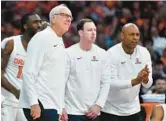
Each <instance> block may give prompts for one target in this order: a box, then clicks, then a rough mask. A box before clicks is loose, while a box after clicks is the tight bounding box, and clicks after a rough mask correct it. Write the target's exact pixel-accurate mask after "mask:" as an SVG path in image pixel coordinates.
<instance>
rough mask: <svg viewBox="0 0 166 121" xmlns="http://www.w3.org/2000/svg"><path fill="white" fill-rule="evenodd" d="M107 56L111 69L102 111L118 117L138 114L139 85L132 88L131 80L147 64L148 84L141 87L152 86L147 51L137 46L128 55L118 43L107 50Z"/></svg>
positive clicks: (149, 58) (149, 60)
mask: <svg viewBox="0 0 166 121" xmlns="http://www.w3.org/2000/svg"><path fill="white" fill-rule="evenodd" d="M108 56H109V60H110V68H111V72H110V74H111V86H110V91H109V95H108V99H107V101H106V104H105V106H104V109H103V110H102V111H103V112H106V113H109V114H114V115H119V116H128V115H132V114H135V113H137V112H139V111H140V103H139V96H138V94H139V91H140V86H141V84H139V85H136V86H134V87H132V85H131V80H132V79H135V78H136V77H137V75H138V73H139V72H140V71H141V70H142V68H144V67H145V65H146V64H147V65H148V68H149V70H150V74H149V82H148V83H147V84H143V83H142V85H143V86H144V87H145V88H149V87H150V86H151V85H152V65H151V57H150V54H149V52H148V50H147V49H146V48H144V47H141V46H139V45H137V46H136V48H135V50H134V53H133V54H132V55H128V54H126V53H125V52H124V50H123V48H122V43H120V44H117V45H115V46H114V47H112V48H110V49H109V50H108Z"/></svg>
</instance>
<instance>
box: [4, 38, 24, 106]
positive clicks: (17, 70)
mask: <svg viewBox="0 0 166 121" xmlns="http://www.w3.org/2000/svg"><path fill="white" fill-rule="evenodd" d="M10 40H13V42H14V46H13V51H12V52H11V54H10V57H9V61H8V64H7V66H6V69H5V73H4V76H5V77H6V78H7V80H8V81H9V82H10V83H11V84H12V85H13V86H14V87H16V88H17V89H19V90H20V89H21V84H22V80H21V79H20V78H21V72H22V68H23V65H24V59H25V56H26V51H25V49H24V47H23V45H22V42H21V36H20V35H18V36H13V37H10V38H8V39H4V40H3V41H2V46H1V48H2V49H4V48H5V45H6V43H7V41H10ZM2 94H3V95H4V96H5V100H6V101H5V102H4V103H7V105H17V103H18V100H17V99H16V97H15V96H14V95H13V94H12V93H10V92H9V91H7V90H6V89H4V88H2Z"/></svg>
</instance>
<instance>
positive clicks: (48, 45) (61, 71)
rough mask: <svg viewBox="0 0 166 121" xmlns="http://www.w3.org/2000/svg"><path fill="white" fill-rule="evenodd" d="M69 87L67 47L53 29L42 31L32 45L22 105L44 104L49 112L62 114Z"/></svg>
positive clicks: (25, 72)
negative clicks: (67, 78) (55, 111)
mask: <svg viewBox="0 0 166 121" xmlns="http://www.w3.org/2000/svg"><path fill="white" fill-rule="evenodd" d="M64 88H65V48H64V44H63V41H62V38H61V37H58V36H57V35H56V33H55V32H54V31H53V30H52V28H51V27H47V28H46V29H45V30H43V31H41V32H38V33H37V34H36V35H34V37H33V38H32V39H31V41H30V42H29V44H28V48H27V57H26V60H25V66H24V68H23V85H22V90H21V96H20V105H21V106H22V107H23V108H30V106H31V105H34V104H38V100H40V101H41V103H42V104H43V107H44V108H45V109H57V110H58V111H61V108H62V107H63V102H64Z"/></svg>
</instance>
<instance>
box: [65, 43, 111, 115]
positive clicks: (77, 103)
mask: <svg viewBox="0 0 166 121" xmlns="http://www.w3.org/2000/svg"><path fill="white" fill-rule="evenodd" d="M66 54H67V66H66V78H67V85H66V97H65V104H66V109H67V112H68V114H73V115H85V112H87V111H88V110H89V109H90V108H91V107H92V106H93V105H95V104H97V105H99V106H101V107H103V106H104V104H105V101H106V99H107V95H108V92H109V87H110V68H109V65H108V62H109V61H108V56H107V53H106V51H105V50H103V49H101V48H99V47H98V46H97V45H94V44H93V45H92V48H91V50H89V51H84V50H82V49H81V48H80V44H79V43H78V44H75V45H73V46H71V47H70V48H68V49H67V50H66Z"/></svg>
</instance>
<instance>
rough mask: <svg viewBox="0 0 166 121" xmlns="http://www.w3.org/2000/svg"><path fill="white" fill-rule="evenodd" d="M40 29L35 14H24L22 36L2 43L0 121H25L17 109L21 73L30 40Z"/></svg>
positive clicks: (39, 23) (38, 20)
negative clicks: (0, 109) (0, 113)
mask: <svg viewBox="0 0 166 121" xmlns="http://www.w3.org/2000/svg"><path fill="white" fill-rule="evenodd" d="M40 28H41V19H40V17H39V16H38V15H37V14H35V13H30V14H26V15H24V16H23V17H22V19H21V30H22V32H23V34H22V35H17V36H12V37H9V38H6V39H4V40H3V41H2V45H1V48H2V58H1V61H2V63H1V65H2V68H1V71H2V74H1V84H2V94H3V95H4V97H5V100H4V101H3V104H2V111H3V113H2V121H26V119H25V117H24V115H23V112H22V109H20V108H18V98H19V94H20V89H21V84H22V80H21V73H22V68H23V65H24V59H25V57H26V49H27V45H28V43H29V41H30V39H31V38H32V37H33V35H34V34H35V33H36V32H37V31H39V30H40Z"/></svg>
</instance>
